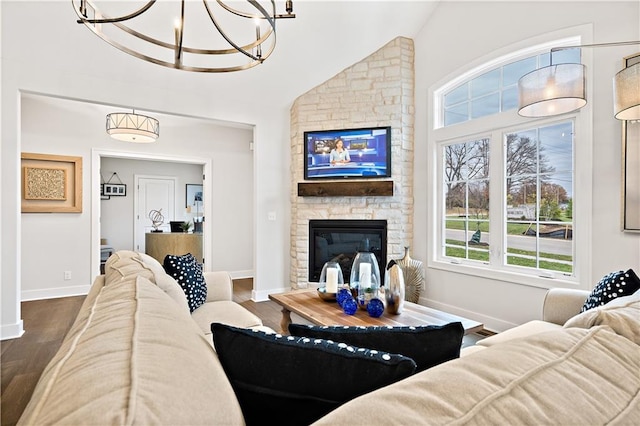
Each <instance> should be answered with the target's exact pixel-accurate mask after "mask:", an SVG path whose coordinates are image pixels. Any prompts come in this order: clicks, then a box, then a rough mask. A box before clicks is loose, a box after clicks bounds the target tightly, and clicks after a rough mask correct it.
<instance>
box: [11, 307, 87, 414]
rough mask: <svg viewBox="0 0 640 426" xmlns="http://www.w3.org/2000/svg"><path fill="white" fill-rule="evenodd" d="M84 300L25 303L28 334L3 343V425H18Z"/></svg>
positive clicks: (25, 323)
mask: <svg viewBox="0 0 640 426" xmlns="http://www.w3.org/2000/svg"><path fill="white" fill-rule="evenodd" d="M83 300H84V296H77V297H65V298H60V299H48V300H35V301H31V302H22V319H23V321H24V328H25V333H24V334H23V335H22V337H21V338H19V339H11V340H4V341H2V342H0V346H1V355H0V365H1V370H2V372H1V382H2V394H1V395H2V396H1V397H0V399H2V403H1V410H2V412H1V416H0V418H1V421H2V425H14V424H16V422H17V421H18V419H19V418H20V415H21V414H22V411H23V410H24V407H25V406H26V405H27V403H28V402H29V399H30V398H31V394H32V393H33V390H34V388H35V386H36V383H37V382H38V379H39V378H40V375H41V374H42V371H43V370H44V368H45V367H46V366H47V364H48V363H49V361H50V360H51V358H52V357H53V355H54V354H55V353H56V351H57V350H58V348H59V347H60V345H61V343H62V340H63V339H64V336H65V335H66V334H67V332H68V331H69V328H71V324H73V320H74V319H75V317H76V315H77V314H78V311H79V310H80V305H82V301H83Z"/></svg>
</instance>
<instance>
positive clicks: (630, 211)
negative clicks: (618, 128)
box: [622, 53, 640, 232]
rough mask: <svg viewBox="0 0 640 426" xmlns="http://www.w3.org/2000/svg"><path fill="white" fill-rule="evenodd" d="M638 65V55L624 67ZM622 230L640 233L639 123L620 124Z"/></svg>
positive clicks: (625, 61)
mask: <svg viewBox="0 0 640 426" xmlns="http://www.w3.org/2000/svg"><path fill="white" fill-rule="evenodd" d="M637 63H640V53H636V54H635V55H631V56H628V57H626V58H624V66H625V67H629V66H631V65H634V64H637ZM622 230H623V231H631V232H640V121H623V122H622Z"/></svg>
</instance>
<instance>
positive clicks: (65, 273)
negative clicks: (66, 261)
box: [64, 271, 71, 280]
mask: <svg viewBox="0 0 640 426" xmlns="http://www.w3.org/2000/svg"><path fill="white" fill-rule="evenodd" d="M64 279H65V280H70V279H71V271H64Z"/></svg>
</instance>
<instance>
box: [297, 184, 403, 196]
mask: <svg viewBox="0 0 640 426" xmlns="http://www.w3.org/2000/svg"><path fill="white" fill-rule="evenodd" d="M298 196H299V197H367V196H369V197H371V196H379V197H390V196H393V181H392V180H371V181H348V182H340V181H338V182H336V181H331V182H298Z"/></svg>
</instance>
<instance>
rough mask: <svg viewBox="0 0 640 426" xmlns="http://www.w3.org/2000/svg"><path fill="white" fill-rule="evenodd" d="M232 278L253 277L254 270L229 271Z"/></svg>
mask: <svg viewBox="0 0 640 426" xmlns="http://www.w3.org/2000/svg"><path fill="white" fill-rule="evenodd" d="M229 275H231V278H232V279H234V280H239V279H242V278H253V270H251V269H247V270H246V271H232V272H229Z"/></svg>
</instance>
